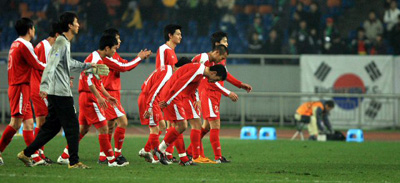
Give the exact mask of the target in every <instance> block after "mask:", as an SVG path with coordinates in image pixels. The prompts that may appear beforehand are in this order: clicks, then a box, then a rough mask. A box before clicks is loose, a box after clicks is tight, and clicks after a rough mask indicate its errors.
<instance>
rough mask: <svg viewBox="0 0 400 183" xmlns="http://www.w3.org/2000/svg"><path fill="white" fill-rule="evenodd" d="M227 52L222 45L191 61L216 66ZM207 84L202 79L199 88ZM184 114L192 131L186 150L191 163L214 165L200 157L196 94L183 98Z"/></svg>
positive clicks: (198, 107) (199, 125)
mask: <svg viewBox="0 0 400 183" xmlns="http://www.w3.org/2000/svg"><path fill="white" fill-rule="evenodd" d="M228 54H229V51H228V48H227V47H226V46H224V45H218V46H216V47H214V49H213V50H212V51H210V52H208V53H202V54H199V55H196V56H195V57H194V58H193V59H192V62H193V63H201V64H204V65H205V66H207V67H210V66H213V65H216V64H218V63H220V62H221V61H222V60H225V59H226V57H227V56H228ZM206 83H208V81H207V79H205V78H204V79H203V81H202V82H201V83H200V86H199V88H202V87H204V85H206ZM183 105H184V108H185V112H186V117H187V120H188V122H189V123H190V125H191V127H192V130H191V133H190V142H191V144H190V145H189V147H188V150H189V149H190V151H188V152H190V153H191V154H190V155H191V156H192V158H193V161H194V162H196V163H214V161H212V160H210V159H208V158H206V157H201V156H200V144H201V125H202V124H201V119H200V115H201V114H200V112H199V111H200V99H199V95H198V92H196V95H191V96H184V102H183Z"/></svg>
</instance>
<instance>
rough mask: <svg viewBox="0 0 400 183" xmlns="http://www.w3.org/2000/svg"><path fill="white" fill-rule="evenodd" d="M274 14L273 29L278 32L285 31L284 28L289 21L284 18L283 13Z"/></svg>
mask: <svg viewBox="0 0 400 183" xmlns="http://www.w3.org/2000/svg"><path fill="white" fill-rule="evenodd" d="M272 16H273V18H272V23H271V29H275V30H276V32H278V33H280V32H283V30H284V29H286V28H287V26H288V24H289V22H287V21H285V20H283V18H282V13H277V12H275V13H273V14H272Z"/></svg>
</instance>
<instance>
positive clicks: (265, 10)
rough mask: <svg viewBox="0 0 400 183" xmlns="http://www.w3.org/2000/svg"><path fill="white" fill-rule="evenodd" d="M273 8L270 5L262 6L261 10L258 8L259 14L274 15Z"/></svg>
mask: <svg viewBox="0 0 400 183" xmlns="http://www.w3.org/2000/svg"><path fill="white" fill-rule="evenodd" d="M272 10H273V9H272V6H270V5H261V6H260V7H259V8H258V12H259V13H260V14H261V15H265V14H270V13H272Z"/></svg>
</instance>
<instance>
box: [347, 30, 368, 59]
mask: <svg viewBox="0 0 400 183" xmlns="http://www.w3.org/2000/svg"><path fill="white" fill-rule="evenodd" d="M350 46H351V47H350V49H351V53H353V54H358V55H366V54H368V50H369V49H370V42H369V40H368V39H367V37H366V36H365V29H364V28H363V27H359V28H358V29H357V37H356V39H354V40H352V41H351V45H350Z"/></svg>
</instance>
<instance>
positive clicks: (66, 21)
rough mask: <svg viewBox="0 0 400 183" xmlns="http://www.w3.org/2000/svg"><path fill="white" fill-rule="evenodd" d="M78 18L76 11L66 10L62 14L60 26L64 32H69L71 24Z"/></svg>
mask: <svg viewBox="0 0 400 183" xmlns="http://www.w3.org/2000/svg"><path fill="white" fill-rule="evenodd" d="M75 18H76V19H78V15H76V13H74V12H70V11H67V12H64V13H63V14H61V15H60V27H61V30H62V31H63V32H68V31H69V25H70V24H71V25H72V24H73V23H74V20H75Z"/></svg>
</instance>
